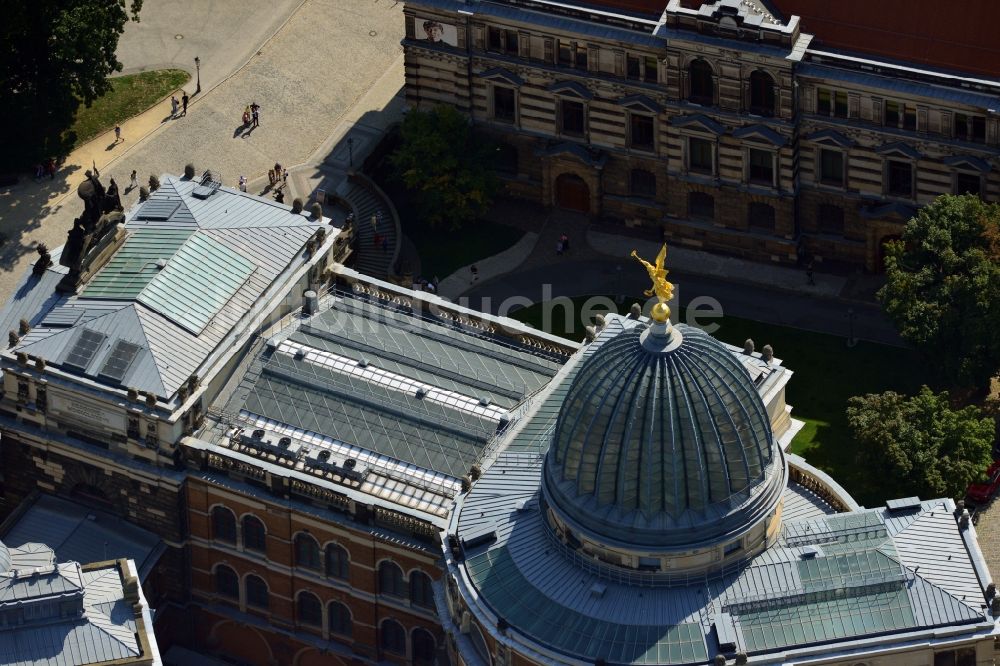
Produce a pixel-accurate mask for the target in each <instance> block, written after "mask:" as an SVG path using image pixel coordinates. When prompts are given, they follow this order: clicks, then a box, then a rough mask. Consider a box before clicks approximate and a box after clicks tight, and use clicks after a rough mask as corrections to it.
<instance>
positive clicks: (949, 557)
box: [449, 317, 988, 664]
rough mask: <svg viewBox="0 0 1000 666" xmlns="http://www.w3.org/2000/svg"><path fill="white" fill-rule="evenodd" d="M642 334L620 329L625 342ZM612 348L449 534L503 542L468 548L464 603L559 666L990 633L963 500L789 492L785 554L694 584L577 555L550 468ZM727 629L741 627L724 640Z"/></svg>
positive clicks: (775, 550)
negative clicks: (840, 499) (573, 409)
mask: <svg viewBox="0 0 1000 666" xmlns="http://www.w3.org/2000/svg"><path fill="white" fill-rule="evenodd" d="M632 325H634V324H633V323H631V322H629V321H627V320H621V319H618V318H616V317H609V320H608V328H609V329H610V330H615V329H617V330H624V329H625V328H628V327H629V326H632ZM601 344H602V339H601V337H600V336H599V337H598V340H597V341H595V342H593V343H591V344H590V345H588V346H587V347H585V348H584V350H583V351H582V352H581V353H580V354H579V355H578V356H577V357H574V358H573V359H572V360H571V361H570V362H569V363H568V364H567V365H566V366H564V367H563V368H562V369H561V370H560V372H559V374H557V375H556V377H555V378H554V379H553V380H552V382H550V384H549V385H548V386H547V387H546V388H545V389H544V390H543V391H542V392H541V393H539V394H538V395H537V396H536V398H535V403H534V406H533V408H532V409H531V410H530V411H529V412H528V413H527V414H526V415H525V417H524V418H523V419H522V420H521V421H520V422H519V423H518V424H517V425H516V426H514V427H512V428H511V430H510V431H509V436H508V437H507V438H505V439H503V440H502V441H501V442H500V444H499V451H498V452H497V453H496V454H495V455H494V459H495V462H493V464H492V466H489V467H488V468H487V469H486V471H485V472H484V474H483V476H482V478H480V479H479V480H478V481H477V482H476V483H475V484H474V486H473V488H472V490H471V492H470V493H468V494H467V495H466V496H464V498H463V499H462V503H461V504H460V507H459V509H458V512H457V514H456V515H455V517H453V519H452V527H451V528H450V529H449V531H450V532H451V533H453V534H455V535H456V536H457V537H458V538H459V539H460V540H461V539H463V538H464V537H465V536H467V535H479V534H485V533H489V534H490V535H491V538H490V539H489V540H483V541H481V543H480V544H479V545H476V546H471V547H466V549H465V557H466V559H465V560H464V562H460V563H458V564H457V565H455V566H457V567H458V569H459V571H460V572H461V574H462V576H463V577H464V578H462V580H464V581H465V583H464V584H468V585H471V586H473V587H474V588H475V591H474V592H471V593H469V594H466V595H465V598H466V600H467V601H468V602H469V603H470V605H471V607H472V608H473V610H474V612H476V613H477V615H479V619H480V621H481V622H483V623H484V624H487V625H489V626H492V624H493V623H495V622H496V621H497V618H502V619H503V620H504V621H505V622H506V623H507V624H508V625H509V627H510V628H509V629H508V630H507V634H508V636H510V635H512V632H514V633H517V634H518V635H519V638H518V639H517V640H518V641H520V643H521V644H522V645H525V644H527V645H531V644H532V643H534V644H536V645H537V646H538V649H539V650H540V651H542V653H544V654H547V655H549V656H550V657H551V655H552V654H553V652H555V653H559V654H562V655H565V658H567V659H579V660H581V661H584V662H591V663H592V662H593V661H595V660H596V659H603V660H605V661H607V662H608V663H636V664H645V663H659V664H681V663H705V662H707V661H710V660H711V659H712V658H713V657H714V656H715V655H716V654H717V653H718V652H719V642H718V639H717V636H719V635H723V636H729V637H735V639H736V641H737V642H738V644H739V645H738V646H737V649H739V650H745V651H747V652H749V653H751V659H753V656H752V655H753V653H755V652H758V653H759V652H762V651H768V652H774V651H778V650H783V651H786V653H788V652H789V651H794V650H796V649H797V648H800V647H801V648H811V647H812V646H814V645H815V644H816V643H817V642H823V641H829V642H833V643H837V642H841V643H839V644H840V646H841V647H842V649H849V647H850V645H851V643H850V642H851V641H854V640H859V639H863V638H866V637H872V636H885V635H887V634H892V633H893V632H903V631H905V632H912V631H919V630H924V629H926V630H933V629H935V628H937V627H944V626H952V627H955V628H956V629H955V630H956V631H959V632H960V631H962V629H961V627H962V626H963V625H964V626H965V627H967V630H968V631H976V630H978V628H981V627H982V626H983V622H984V616H983V611H982V610H981V605H982V604H983V603H984V598H985V593H984V589H985V585H986V583H987V582H988V581H984V580H981V579H980V577H979V575H977V569H976V567H975V566H974V565H973V562H972V559H973V557H974V556H973V555H971V554H970V552H969V550H968V549H967V547H966V544H965V539H964V537H963V533H962V532H961V531H960V529H959V526H958V524H957V522H956V520H955V517H954V503H953V502H951V500H935V501H932V502H922V503H921V504H920V506H919V509H918V510H916V511H912V512H908V513H905V514H901V513H899V512H895V511H890V510H888V509H875V510H870V509H857V510H855V511H851V512H847V513H840V514H835V513H832V510H831V508H830V507H829V506H828V505H826V504H825V503H824V502H823V501H822V500H820V499H819V498H818V497H816V496H815V495H814V494H812V493H810V492H809V491H807V490H805V489H803V488H801V487H799V486H797V485H795V484H794V483H790V484H789V485H788V487H787V489H786V490H785V500H784V506H785V507H786V509H787V513H786V514H783V524H782V532H781V534H780V537H779V539H778V542H777V543H776V544H774V545H773V546H771V547H770V548H768V549H766V550H764V551H763V552H762V553H761V554H759V555H757V556H755V557H753V558H751V559H750V560H748V561H744V562H743V563H740V564H738V565H736V566H733V567H729V568H727V569H724V570H722V571H718V572H714V573H710V574H708V575H707V576H706V575H704V574H700V575H697V576H692V577H690V578H689V579H684V578H681V577H674V578H672V579H670V580H669V581H665V582H656V581H654V580H652V579H651V578H650V577H649V576H647V575H646V574H644V572H634V573H633V572H629V571H627V570H621V571H618V570H616V573H615V575H614V576H612V575H611V574H610V573H608V572H601V571H599V570H598V568H597V567H596V565H594V563H593V561H592V560H591V559H590V558H588V557H586V556H581V555H579V554H577V553H576V551H573V550H571V549H568V548H567V547H566V546H564V545H563V544H562V543H561V542H560V541H559V540H558V539H557V538H554V537H553V536H552V533H551V529H550V528H549V526H548V525H547V523H546V518H545V516H544V513H543V512H542V511H541V510H540V506H539V496H540V494H539V493H540V482H541V476H542V458H543V455H544V453H545V451H546V448H547V447H548V442H549V441H550V439H551V434H552V429H553V426H554V424H555V422H556V417H557V414H558V410H559V407H560V406H561V404H562V401H563V400H564V398H565V394H566V390H567V387H568V386H569V385H570V384H571V383H572V382H573V379H574V377H575V375H576V374H577V372H578V370H579V368H580V367H581V366H582V365H584V363H585V361H586V359H587V358H588V357H590V356H592V355H594V354H596V353H599V352H598V349H599V347H600V345H601ZM733 353H734V354H738V351H733ZM758 390H765V389H764V388H763V387H758ZM796 464H799V465H805V463H804V462H799V461H796ZM716 622H730V623H731V624H730V625H727V626H725V627H723V628H722V632H721V634H720V632H717V631H716V630H715V626H714V623H716ZM911 635H912V634H911ZM886 640H891V639H886ZM831 649H837V648H834V647H831ZM557 660H559V658H557Z"/></svg>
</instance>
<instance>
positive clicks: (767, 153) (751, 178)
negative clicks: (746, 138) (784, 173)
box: [744, 146, 778, 189]
mask: <svg viewBox="0 0 1000 666" xmlns="http://www.w3.org/2000/svg"><path fill="white" fill-rule="evenodd" d="M755 155H756V156H757V157H758V158H760V157H761V156H764V157H766V158H767V160H766V161H767V162H768V164H767V167H766V168H767V172H768V178H763V177H761V176H759V175H754V169H758V170H759V169H763V168H764V166H763V165H762V164H754V156H755ZM777 162H778V153H777V151H775V150H769V149H767V148H761V147H758V146H747V148H746V166H745V169H746V170H745V171H744V174H745V178H746V182H747V183H749V184H751V185H763V186H764V187H769V188H772V189H773V188H775V187H777V180H778V164H777Z"/></svg>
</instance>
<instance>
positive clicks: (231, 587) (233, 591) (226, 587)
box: [215, 564, 240, 600]
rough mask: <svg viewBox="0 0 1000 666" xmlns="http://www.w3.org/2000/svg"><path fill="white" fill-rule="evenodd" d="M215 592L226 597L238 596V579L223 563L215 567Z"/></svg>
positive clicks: (236, 597)
mask: <svg viewBox="0 0 1000 666" xmlns="http://www.w3.org/2000/svg"><path fill="white" fill-rule="evenodd" d="M215 592H216V593H217V594H219V595H221V596H223V597H226V598H227V599H235V600H238V599H239V598H240V579H239V576H237V575H236V572H235V571H233V570H232V569H230V568H229V567H227V566H226V565H224V564H220V565H219V566H217V567H215Z"/></svg>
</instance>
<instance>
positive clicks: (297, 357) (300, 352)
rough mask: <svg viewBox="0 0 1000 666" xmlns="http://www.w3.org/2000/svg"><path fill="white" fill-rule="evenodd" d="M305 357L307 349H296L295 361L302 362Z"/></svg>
mask: <svg viewBox="0 0 1000 666" xmlns="http://www.w3.org/2000/svg"><path fill="white" fill-rule="evenodd" d="M305 357H306V350H305V349H296V350H295V360H296V361H301V360H302V359H304V358H305Z"/></svg>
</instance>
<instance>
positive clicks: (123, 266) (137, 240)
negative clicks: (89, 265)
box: [80, 228, 194, 301]
mask: <svg viewBox="0 0 1000 666" xmlns="http://www.w3.org/2000/svg"><path fill="white" fill-rule="evenodd" d="M193 233H194V230H193V229H183V230H181V229H153V228H150V229H137V230H135V231H133V232H132V233H131V234H130V235H129V237H128V238H127V239H125V243H124V244H123V245H122V246H121V248H119V250H118V251H117V252H115V254H114V256H113V257H111V259H109V260H108V263H107V264H106V265H105V266H104V268H102V269H101V270H100V271H99V272H98V273H97V275H95V276H94V277H93V278H92V279H91V280H90V284H88V285H87V287H86V288H85V289H84V290H83V292H82V293H81V294H80V296H81V297H83V298H114V299H118V298H121V299H126V300H130V301H131V300H134V299H135V298H136V297H138V296H139V294H140V292H142V290H143V289H145V288H146V285H148V284H149V282H150V280H152V279H153V278H154V277H156V275H157V274H158V273H159V272H160V269H159V268H158V267H157V265H156V262H157V260H158V259H164V260H168V261H169V260H170V258H171V257H172V256H174V253H175V252H177V250H178V248H180V247H181V246H182V245H183V244H184V241H186V240H187V239H188V238H190V237H191V234H193Z"/></svg>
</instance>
